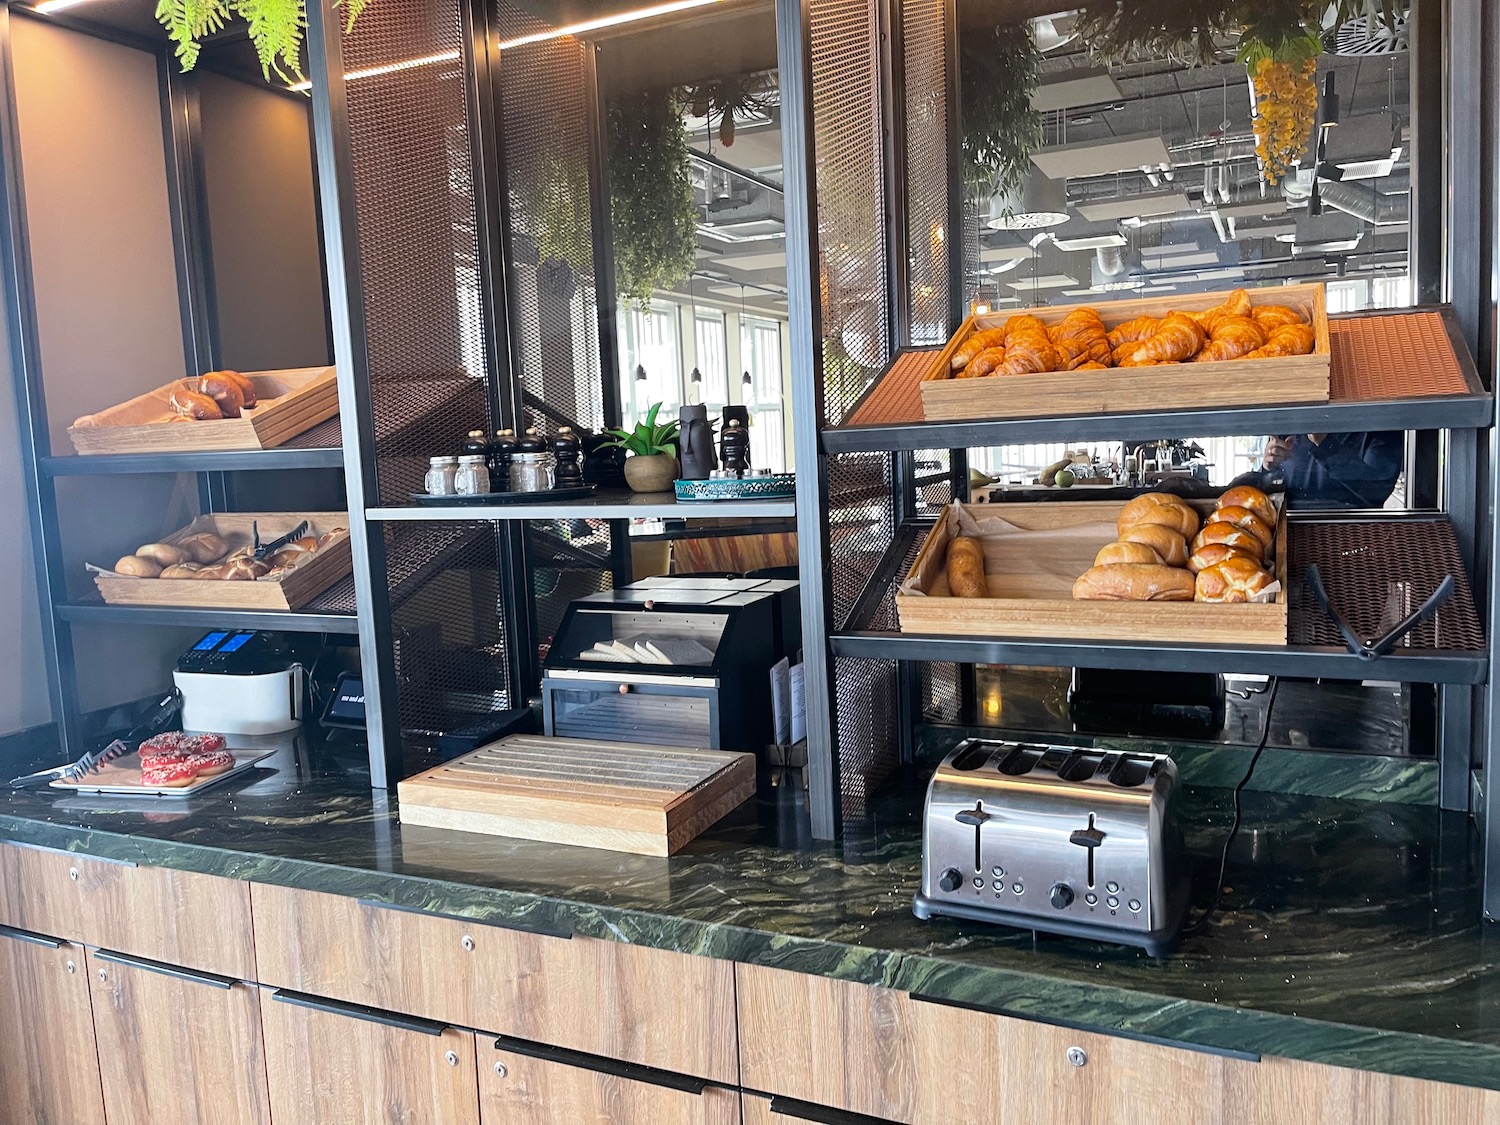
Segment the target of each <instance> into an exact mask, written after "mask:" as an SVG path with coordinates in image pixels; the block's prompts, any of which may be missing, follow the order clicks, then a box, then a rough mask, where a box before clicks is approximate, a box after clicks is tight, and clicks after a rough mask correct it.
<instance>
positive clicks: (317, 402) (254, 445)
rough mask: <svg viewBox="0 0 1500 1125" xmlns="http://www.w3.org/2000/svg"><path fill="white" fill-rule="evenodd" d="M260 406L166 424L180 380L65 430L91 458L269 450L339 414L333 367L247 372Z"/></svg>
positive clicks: (79, 421)
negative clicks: (98, 455) (235, 415)
mask: <svg viewBox="0 0 1500 1125" xmlns="http://www.w3.org/2000/svg"><path fill="white" fill-rule="evenodd" d="M242 374H244V375H247V376H248V377H249V378H250V379H251V381H253V382H254V383H255V391H256V394H258V395H259V396H260V401H259V402H258V403H257V404H256V405H255V406H254V407H253V408H252V409H250V410H247V411H245V412H244V414H243V415H242V416H241V417H239V418H219V419H215V420H213V421H203V422H169V421H166V419H167V418H169V417H170V416H171V415H172V408H171V406H170V404H169V403H168V401H167V399H168V396H169V395H170V394H171V393H172V391H173V390H174V389H175V388H176V387H177V386H178V384H179V383H181V380H180V379H179V380H176V381H174V382H171V383H168V384H166V385H165V386H161V387H158V388H157V389H156V390H154V391H149V392H147V393H146V394H143V395H139V396H137V397H136V398H133V399H131V400H130V401H129V402H122V403H120V404H119V405H118V406H111V407H110V408H109V409H108V410H101V411H99V413H97V414H88V415H85V416H84V417H82V418H79V419H78V420H77V421H76V422H74V423H73V424H72V425H71V426H69V427H68V437H70V438H72V439H73V448H74V449H76V450H78V452H79V453H82V454H90V453H200V452H204V451H208V450H225V449H273V448H275V447H276V446H278V445H282V444H284V443H286V442H288V441H290V440H291V439H292V438H294V437H296V436H297V435H298V434H300V433H303V432H305V431H307V430H310V429H312V428H313V427H314V426H316V425H317V424H318V423H319V422H323V421H326V420H327V419H329V418H332V417H333V416H334V415H335V414H337V413H338V411H339V391H338V383H337V381H336V379H335V377H334V369H333V368H332V367H297V368H290V369H288V370H285V371H246V372H242Z"/></svg>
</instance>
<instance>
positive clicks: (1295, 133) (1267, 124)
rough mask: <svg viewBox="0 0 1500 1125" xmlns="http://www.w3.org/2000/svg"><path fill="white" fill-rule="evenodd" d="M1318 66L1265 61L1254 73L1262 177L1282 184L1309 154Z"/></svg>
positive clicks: (1257, 150) (1257, 151)
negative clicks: (1308, 145) (1304, 156)
mask: <svg viewBox="0 0 1500 1125" xmlns="http://www.w3.org/2000/svg"><path fill="white" fill-rule="evenodd" d="M1317 72H1318V63H1317V60H1316V59H1307V60H1305V61H1302V62H1298V63H1288V62H1278V61H1277V60H1276V59H1273V58H1263V59H1260V60H1259V61H1258V62H1256V63H1255V64H1254V65H1253V67H1251V70H1250V84H1251V87H1252V88H1253V89H1254V91H1255V119H1254V127H1255V155H1256V156H1257V157H1258V158H1259V160H1260V170H1261V176H1262V178H1263V179H1264V180H1265V181H1266V183H1268V184H1270V185H1271V186H1272V187H1274V186H1276V184H1278V183H1280V182H1281V180H1282V178H1283V177H1285V176H1286V174H1287V173H1288V172H1290V171H1291V169H1292V166H1293V165H1295V164H1296V163H1298V162H1299V161H1300V160H1301V159H1302V155H1303V153H1305V152H1306V151H1307V141H1308V138H1309V137H1310V136H1311V135H1312V131H1313V126H1314V125H1315V124H1316V122H1317V115H1318V83H1317Z"/></svg>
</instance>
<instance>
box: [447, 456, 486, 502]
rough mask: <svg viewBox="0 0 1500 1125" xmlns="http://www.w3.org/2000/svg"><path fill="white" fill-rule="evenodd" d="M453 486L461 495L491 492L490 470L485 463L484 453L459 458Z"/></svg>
mask: <svg viewBox="0 0 1500 1125" xmlns="http://www.w3.org/2000/svg"><path fill="white" fill-rule="evenodd" d="M453 488H454V492H455V493H456V494H457V495H459V496H482V495H484V494H486V493H488V492H489V490H490V470H489V468H488V467H487V466H486V465H485V463H484V454H482V453H472V454H469V455H468V456H465V457H460V458H459V459H458V473H457V475H456V476H455V478H454V481H453Z"/></svg>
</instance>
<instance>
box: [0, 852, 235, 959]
mask: <svg viewBox="0 0 1500 1125" xmlns="http://www.w3.org/2000/svg"><path fill="white" fill-rule="evenodd" d="M0 925H7V926H15V927H17V928H18V929H22V930H33V931H35V932H37V933H42V934H50V935H51V936H53V937H60V938H66V939H68V940H69V941H77V942H82V943H83V944H85V945H95V946H100V947H102V948H105V949H117V950H119V951H120V952H121V953H129V954H132V955H134V956H136V957H145V958H147V959H149V960H152V961H166V962H170V963H172V964H174V965H182V966H184V967H186V968H190V969H200V970H202V971H204V972H208V973H218V974H219V975H221V976H229V977H236V978H238V979H240V980H253V979H254V977H255V949H254V943H253V938H252V935H251V932H250V890H249V886H248V884H245V883H242V882H239V881H238V880H235V879H221V878H219V877H217V876H214V875H199V874H196V873H194V872H191V871H173V870H171V869H169V868H165V867H137V866H135V865H133V864H129V863H117V862H114V861H111V860H104V859H92V858H90V857H88V856H83V855H78V854H76V853H74V852H63V851H54V850H51V849H47V848H35V847H31V846H27V845H19V844H5V843H0Z"/></svg>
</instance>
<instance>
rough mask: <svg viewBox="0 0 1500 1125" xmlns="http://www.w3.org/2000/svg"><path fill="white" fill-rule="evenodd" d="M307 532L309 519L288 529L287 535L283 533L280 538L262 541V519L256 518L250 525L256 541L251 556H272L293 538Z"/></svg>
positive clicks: (260, 557) (259, 557)
mask: <svg viewBox="0 0 1500 1125" xmlns="http://www.w3.org/2000/svg"><path fill="white" fill-rule="evenodd" d="M306 534H307V521H306V520H303V521H302V522H301V523H299V524H298V525H297V526H296V527H294V528H292V530H291V531H288V532H287V533H286V534H285V535H283V536H282V537H281V538H280V539H273V540H271V542H269V543H262V542H261V541H260V521H259V520H256V521H255V522H253V523H251V525H250V535H251V538H252V539H253V540H254V542H255V549H254V550H253V551H252V552H251V557H253V558H257V559H267V558H270V557H271V556H272V555H274V554H275V553H276V552H277V551H279V550H281V548H283V547H285V546H286V545H287V544H288V543H290V542H291V541H292V540H293V539H301V538H302V537H303V536H304V535H306Z"/></svg>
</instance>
